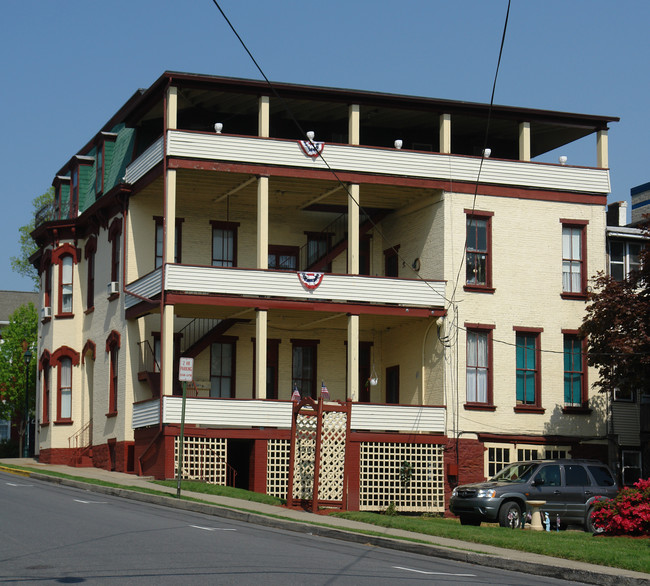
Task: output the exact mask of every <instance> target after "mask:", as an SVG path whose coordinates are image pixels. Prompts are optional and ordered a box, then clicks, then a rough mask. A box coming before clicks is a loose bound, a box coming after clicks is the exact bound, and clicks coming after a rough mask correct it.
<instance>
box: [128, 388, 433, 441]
mask: <svg viewBox="0 0 650 586" xmlns="http://www.w3.org/2000/svg"><path fill="white" fill-rule="evenodd" d="M160 401H161V399H152V400H150V401H143V402H140V403H135V404H134V405H133V419H132V427H133V429H138V428H142V427H148V426H152V425H159V424H160V423H161V421H160V413H161V409H160ZM182 402H183V400H182V398H181V397H171V396H165V397H162V423H163V424H180V422H181V409H182ZM292 408H293V403H292V402H291V401H265V400H255V399H209V398H202V399H199V398H188V399H186V405H185V423H186V424H188V425H202V426H206V427H213V428H229V429H231V428H256V427H264V428H276V429H291V413H292ZM350 428H351V429H352V430H353V431H394V432H401V433H443V432H444V429H445V408H444V407H437V406H436V407H429V406H422V405H377V404H370V403H353V404H352V412H351V420H350Z"/></svg>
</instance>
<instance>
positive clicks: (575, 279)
mask: <svg viewBox="0 0 650 586" xmlns="http://www.w3.org/2000/svg"><path fill="white" fill-rule="evenodd" d="M561 222H562V294H563V295H564V296H566V297H569V298H570V297H584V296H585V295H586V292H587V262H586V261H587V258H586V257H587V246H586V240H585V236H586V234H585V232H586V225H587V221H585V220H561Z"/></svg>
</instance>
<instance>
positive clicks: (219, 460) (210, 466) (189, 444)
mask: <svg viewBox="0 0 650 586" xmlns="http://www.w3.org/2000/svg"><path fill="white" fill-rule="evenodd" d="M178 448H179V438H178V437H177V438H175V441H174V462H178ZM227 455H228V451H227V444H226V440H225V439H223V438H212V437H185V438H184V439H183V462H182V467H181V477H182V478H183V480H202V481H204V482H208V483H210V484H220V485H223V486H225V485H226V478H227V477H226V471H227V461H228V459H227Z"/></svg>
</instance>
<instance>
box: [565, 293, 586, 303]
mask: <svg viewBox="0 0 650 586" xmlns="http://www.w3.org/2000/svg"><path fill="white" fill-rule="evenodd" d="M560 297H562V299H569V300H571V299H573V300H574V301H586V299H587V297H588V295H587V293H560Z"/></svg>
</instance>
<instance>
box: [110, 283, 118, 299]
mask: <svg viewBox="0 0 650 586" xmlns="http://www.w3.org/2000/svg"><path fill="white" fill-rule="evenodd" d="M119 292H120V284H119V283H118V282H117V281H111V282H110V283H109V284H108V296H109V297H110V296H111V295H115V294H116V293H119Z"/></svg>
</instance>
